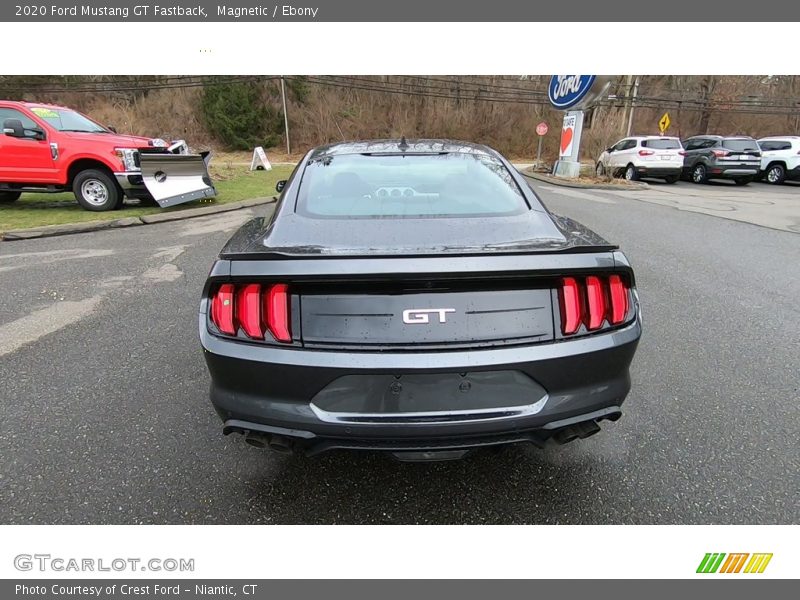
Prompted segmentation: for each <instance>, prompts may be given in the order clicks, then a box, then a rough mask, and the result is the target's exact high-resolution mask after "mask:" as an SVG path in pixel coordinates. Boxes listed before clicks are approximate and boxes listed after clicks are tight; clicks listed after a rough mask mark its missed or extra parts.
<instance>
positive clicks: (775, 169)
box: [764, 165, 786, 184]
mask: <svg viewBox="0 0 800 600" xmlns="http://www.w3.org/2000/svg"><path fill="white" fill-rule="evenodd" d="M764 179H765V180H766V181H767V183H776V184H777V183H783V181H784V180H785V179H786V169H785V168H784V167H783V165H771V166H770V168H769V169H767V173H766V175H765V176H764Z"/></svg>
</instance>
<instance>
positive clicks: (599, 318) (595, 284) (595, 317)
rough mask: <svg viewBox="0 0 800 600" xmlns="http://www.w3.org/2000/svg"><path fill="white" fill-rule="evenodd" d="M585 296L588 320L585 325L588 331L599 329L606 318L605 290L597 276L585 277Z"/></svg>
mask: <svg viewBox="0 0 800 600" xmlns="http://www.w3.org/2000/svg"><path fill="white" fill-rule="evenodd" d="M586 297H587V299H588V300H589V302H588V306H589V315H588V317H589V322H588V323H587V324H586V326H587V327H588V328H589V330H590V331H592V330H594V329H599V328H600V326H601V325H602V324H603V320H604V319H605V318H606V291H605V289H604V286H603V282H601V281H600V278H599V277H587V278H586Z"/></svg>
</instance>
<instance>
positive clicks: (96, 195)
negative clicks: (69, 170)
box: [72, 169, 122, 211]
mask: <svg viewBox="0 0 800 600" xmlns="http://www.w3.org/2000/svg"><path fill="white" fill-rule="evenodd" d="M72 192H73V193H74V194H75V198H77V200H78V204H80V205H81V206H82V207H83V208H85V209H86V210H92V211H103V210H114V209H115V208H118V207H119V206H120V205H121V204H122V192H121V190H120V189H119V187H118V186H117V182H116V181H114V178H113V177H111V175H109V174H108V173H105V172H103V171H99V170H97V169H87V170H85V171H81V172H80V173H78V174H77V175H76V176H75V179H74V180H73V182H72Z"/></svg>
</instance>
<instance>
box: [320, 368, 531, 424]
mask: <svg viewBox="0 0 800 600" xmlns="http://www.w3.org/2000/svg"><path fill="white" fill-rule="evenodd" d="M546 400H547V392H546V391H545V389H544V388H543V387H542V386H541V385H539V384H538V383H537V382H535V381H534V380H533V379H531V378H530V377H529V376H528V375H526V374H525V373H523V372H521V371H513V370H504V371H484V372H473V373H470V372H465V373H424V374H419V373H407V374H398V375H391V374H382V375H345V376H343V377H340V378H338V379H336V380H335V381H333V382H332V383H330V384H329V385H327V386H326V387H325V388H323V389H322V390H321V391H320V392H319V393H318V394H317V395H316V396H314V398H313V400H312V403H311V406H312V409H314V412H315V413H317V415H318V416H319V417H320V418H322V419H323V420H327V421H338V422H341V421H348V422H352V423H358V422H374V421H380V422H392V421H398V422H407V421H409V420H411V421H421V422H437V421H451V420H454V419H456V420H470V419H486V418H502V417H509V416H515V415H518V414H520V413H521V412H528V413H530V412H538V410H541V407H542V406H543V405H544V402H545V401H546Z"/></svg>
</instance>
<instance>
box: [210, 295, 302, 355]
mask: <svg viewBox="0 0 800 600" xmlns="http://www.w3.org/2000/svg"><path fill="white" fill-rule="evenodd" d="M289 301H290V298H289V286H287V285H286V284H285V283H277V284H272V285H261V284H258V283H248V284H244V285H234V284H232V283H224V284H222V285H221V286H219V288H217V290H216V292H214V293H213V294H212V296H211V321H212V322H213V323H214V325H216V326H217V329H219V330H220V332H221V333H224V334H225V335H237V334H238V332H239V329H240V328H241V330H242V331H243V332H244V335H246V336H247V337H248V338H250V339H253V340H263V339H264V338H265V336H266V334H267V333H269V334H271V335H272V337H273V338H274V339H275V340H276V341H278V342H283V343H289V342H291V341H292V333H291V328H290V324H289Z"/></svg>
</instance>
